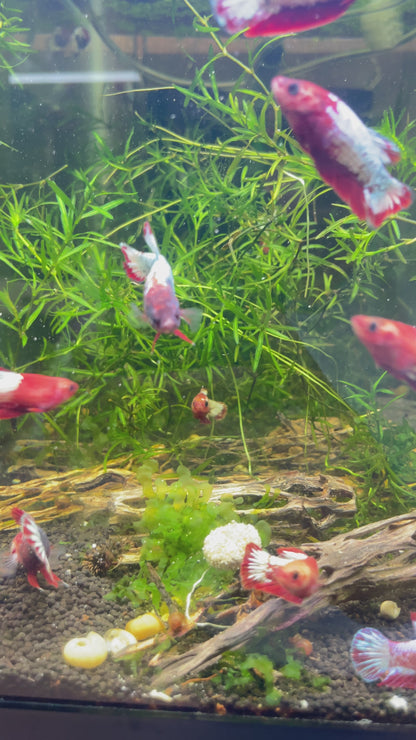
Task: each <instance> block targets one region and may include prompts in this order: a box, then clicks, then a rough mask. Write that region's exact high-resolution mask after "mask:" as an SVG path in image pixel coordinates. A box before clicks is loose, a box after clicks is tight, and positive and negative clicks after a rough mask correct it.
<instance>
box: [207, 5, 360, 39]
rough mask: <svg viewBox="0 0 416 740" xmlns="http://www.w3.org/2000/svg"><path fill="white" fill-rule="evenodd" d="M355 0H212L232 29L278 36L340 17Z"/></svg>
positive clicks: (218, 15) (223, 22) (220, 20)
mask: <svg viewBox="0 0 416 740" xmlns="http://www.w3.org/2000/svg"><path fill="white" fill-rule="evenodd" d="M353 2H354V0H211V5H212V10H213V12H214V14H215V17H216V19H217V21H218V23H219V24H220V25H221V26H224V27H225V28H226V30H227V31H228V33H231V34H232V33H237V32H238V31H243V30H244V29H247V30H246V31H245V32H244V33H245V36H278V35H279V34H282V33H291V32H292V31H307V30H308V29H309V28H316V27H317V26H323V25H325V24H326V23H331V22H332V21H335V20H336V19H337V18H339V17H340V16H341V15H342V14H343V13H345V11H346V10H347V8H348V7H349V6H350V5H352V3H353Z"/></svg>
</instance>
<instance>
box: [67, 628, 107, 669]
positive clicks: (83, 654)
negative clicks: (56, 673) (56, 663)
mask: <svg viewBox="0 0 416 740" xmlns="http://www.w3.org/2000/svg"><path fill="white" fill-rule="evenodd" d="M62 654H63V656H64V661H65V663H68V665H72V666H74V667H75V668H96V667H97V666H98V665H101V663H104V661H105V659H106V657H107V645H106V642H105V640H104V638H103V637H101V635H99V634H98V633H97V632H88V635H86V636H85V637H74V638H73V639H72V640H69V642H67V643H66V645H65V646H64V649H63V651H62Z"/></svg>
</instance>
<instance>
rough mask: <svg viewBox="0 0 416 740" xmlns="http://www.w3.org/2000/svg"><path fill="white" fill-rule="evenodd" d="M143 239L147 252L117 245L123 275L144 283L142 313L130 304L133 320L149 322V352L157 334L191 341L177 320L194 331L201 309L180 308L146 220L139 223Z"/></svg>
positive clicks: (163, 260)
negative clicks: (119, 248) (150, 334)
mask: <svg viewBox="0 0 416 740" xmlns="http://www.w3.org/2000/svg"><path fill="white" fill-rule="evenodd" d="M143 236H144V240H145V242H146V244H147V246H148V247H149V249H150V250H151V252H138V251H137V249H133V248H132V247H129V246H128V245H127V244H124V243H122V244H120V247H121V251H122V252H123V255H124V259H125V261H124V264H123V267H124V269H125V271H126V274H127V276H128V277H129V278H130V280H132V281H133V282H134V283H142V282H144V292H143V308H144V313H140V311H139V310H138V309H137V308H136V307H133V311H134V312H135V317H136V320H137V321H138V322H139V323H140V322H144V323H147V324H150V325H151V326H152V327H153V329H155V331H156V336H155V338H154V340H153V344H152V352H153V350H154V348H155V345H156V342H157V340H158V339H159V337H160V335H161V334H175V335H176V336H177V337H180V339H183V340H184V341H185V342H189V344H194V343H193V341H192V339H189V337H187V336H186V335H185V334H182V332H181V331H180V330H179V326H180V323H181V319H184V321H186V322H187V323H188V324H189V326H190V327H191V330H193V331H196V330H197V328H198V325H199V323H200V321H201V315H202V312H201V311H200V310H199V309H197V308H180V306H179V301H178V299H177V297H176V295H175V286H174V282H173V274H172V269H171V267H170V265H169V263H168V261H167V260H166V259H165V257H164V256H163V255H162V254H160V252H159V248H158V246H157V241H156V238H155V235H154V233H153V231H152V229H151V226H150V224H149V222H148V221H146V222H145V224H144V226H143Z"/></svg>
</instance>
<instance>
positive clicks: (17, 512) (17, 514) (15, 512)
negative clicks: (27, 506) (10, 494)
mask: <svg viewBox="0 0 416 740" xmlns="http://www.w3.org/2000/svg"><path fill="white" fill-rule="evenodd" d="M24 513H25V512H24V511H23V509H19V507H18V506H13V508H12V511H11V515H12V517H13V519H14V520H15V522H16V524H20V523H21V520H22V517H23V516H24Z"/></svg>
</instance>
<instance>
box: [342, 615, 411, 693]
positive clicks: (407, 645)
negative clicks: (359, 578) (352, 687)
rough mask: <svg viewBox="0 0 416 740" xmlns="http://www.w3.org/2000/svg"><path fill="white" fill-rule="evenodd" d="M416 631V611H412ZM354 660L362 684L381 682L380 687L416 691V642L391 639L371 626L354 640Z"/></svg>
mask: <svg viewBox="0 0 416 740" xmlns="http://www.w3.org/2000/svg"><path fill="white" fill-rule="evenodd" d="M410 618H411V620H412V625H413V629H414V631H415V632H416V612H411V614H410ZM350 655H351V661H352V664H353V666H354V670H355V671H356V673H358V675H359V676H360V678H362V679H363V681H368V682H370V681H378V686H390V687H391V688H394V689H416V640H402V641H401V642H395V641H394V640H389V639H388V637H385V636H384V635H383V634H382V633H381V632H379V631H378V630H376V629H373V628H372V627H365V628H364V629H362V630H358V632H356V633H355V635H354V637H353V638H352V643H351V651H350Z"/></svg>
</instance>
